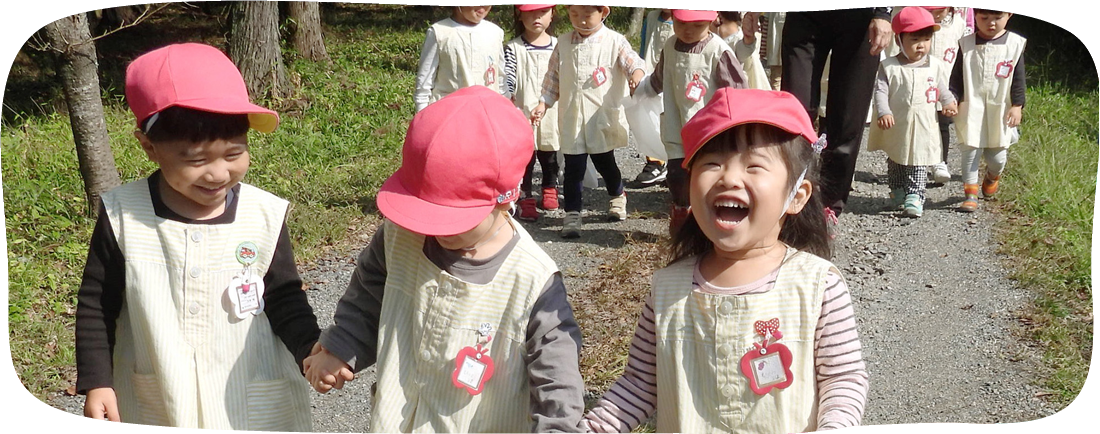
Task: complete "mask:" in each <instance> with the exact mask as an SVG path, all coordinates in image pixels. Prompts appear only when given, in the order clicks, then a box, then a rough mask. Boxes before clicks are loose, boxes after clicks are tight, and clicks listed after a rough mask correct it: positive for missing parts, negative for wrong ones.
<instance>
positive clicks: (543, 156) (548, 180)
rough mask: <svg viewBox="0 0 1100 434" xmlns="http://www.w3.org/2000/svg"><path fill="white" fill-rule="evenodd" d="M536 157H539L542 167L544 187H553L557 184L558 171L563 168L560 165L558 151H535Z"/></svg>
mask: <svg viewBox="0 0 1100 434" xmlns="http://www.w3.org/2000/svg"><path fill="white" fill-rule="evenodd" d="M535 157H536V158H538V160H539V166H540V167H542V188H553V187H555V186H557V185H558V171H559V170H561V168H560V167H558V152H557V151H535ZM532 167H533V166H532Z"/></svg>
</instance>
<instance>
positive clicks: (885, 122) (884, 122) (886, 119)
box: [878, 115, 894, 130]
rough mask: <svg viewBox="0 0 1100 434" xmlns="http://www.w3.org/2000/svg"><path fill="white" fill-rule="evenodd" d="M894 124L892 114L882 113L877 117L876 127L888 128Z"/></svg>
mask: <svg viewBox="0 0 1100 434" xmlns="http://www.w3.org/2000/svg"><path fill="white" fill-rule="evenodd" d="M893 126H894V115H883V116H882V117H880V118H878V127H879V128H882V129H884V130H888V129H890V128H891V127H893Z"/></svg>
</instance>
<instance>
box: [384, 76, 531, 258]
mask: <svg viewBox="0 0 1100 434" xmlns="http://www.w3.org/2000/svg"><path fill="white" fill-rule="evenodd" d="M534 149H535V137H534V134H532V133H531V122H530V121H529V120H528V119H527V118H526V117H524V116H523V113H522V112H521V111H519V110H518V109H516V106H515V105H513V104H512V102H511V101H509V100H508V99H507V98H505V97H503V96H501V95H500V94H499V93H497V92H494V91H492V90H490V89H489V88H487V87H484V86H470V87H466V88H462V89H459V90H458V91H456V92H454V93H451V94H450V95H447V96H446V97H443V99H440V100H439V101H436V102H434V103H432V104H430V105H428V107H426V108H424V110H421V111H420V112H419V113H417V114H416V116H414V117H413V119H412V121H411V122H410V123H409V131H408V133H407V134H406V135H405V145H404V147H403V148H402V149H401V168H399V169H397V172H394V174H393V175H392V176H390V178H389V179H387V180H386V182H385V183H383V184H382V188H381V190H380V191H379V192H378V200H377V203H378V210H379V211H382V214H383V215H384V216H386V218H388V219H390V220H391V221H393V222H394V223H396V224H397V225H398V226H401V227H403V228H405V229H408V230H410V231H413V232H416V233H418V234H422V235H429V236H448V235H455V234H459V233H462V232H466V231H468V230H470V229H473V228H474V227H475V226H477V225H478V223H481V221H482V220H484V219H485V217H486V216H488V215H489V213H490V212H491V211H492V210H493V208H495V207H496V206H497V204H501V203H507V202H511V201H514V200H516V199H518V198H519V184H520V181H521V180H522V179H523V173H524V171H525V170H526V169H527V162H528V161H530V160H531V153H532V152H534Z"/></svg>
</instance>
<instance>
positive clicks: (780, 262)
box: [583, 88, 867, 433]
mask: <svg viewBox="0 0 1100 434" xmlns="http://www.w3.org/2000/svg"><path fill="white" fill-rule="evenodd" d="M682 136H683V141H684V142H683V143H684V162H683V165H684V168H686V169H687V170H688V174H689V177H690V196H691V198H690V200H691V214H690V217H691V218H689V219H688V220H687V221H686V222H685V223H684V226H683V229H681V230H680V231H679V232H677V233H675V234H674V235H673V238H672V246H671V252H670V258H671V260H670V262H669V264H668V265H667V266H666V267H665V268H663V269H661V270H658V271H657V272H656V273H654V274H653V287H652V292H651V293H650V295H649V296H648V297H647V298H646V305H645V308H644V309H643V310H642V312H641V316H640V318H639V320H638V327H637V329H636V331H635V335H634V338H633V341H632V342H631V346H630V356H629V358H628V362H627V366H626V368H625V371H624V372H623V376H622V377H621V378H620V379H619V380H618V381H616V382H615V384H614V385H612V386H611V389H610V390H609V391H608V392H607V393H605V394H604V395H603V397H602V398H600V400H599V402H598V403H597V404H596V406H595V407H594V408H593V409H592V411H590V412H589V413H588V414H587V415H585V419H584V421H583V423H584V424H585V426H586V427H587V428H588V429H590V430H592V431H596V432H627V431H630V430H631V429H633V428H634V427H635V426H637V425H638V424H639V423H641V422H642V421H645V420H647V419H648V418H649V417H651V416H653V415H654V414H656V422H657V432H759V433H791V432H809V431H815V430H825V429H831V428H840V427H848V426H854V425H859V423H860V420H861V418H862V414H863V409H864V401H865V399H866V396H867V371H866V368H865V367H864V363H863V360H862V356H861V346H860V343H859V337H858V336H857V334H856V319H855V315H854V313H853V310H852V301H851V295H850V294H849V292H848V287H847V284H845V282H844V279H843V278H842V277H841V275H840V271H839V270H838V269H837V268H836V266H834V265H833V264H832V263H830V262H829V261H828V260H826V259H823V258H828V257H829V255H830V251H831V246H830V241H829V240H830V238H829V233H828V229H827V228H826V223H825V216H824V211H823V209H824V207H823V205H822V203H821V200H820V199H819V198H818V197H819V194H818V185H817V182H818V181H817V180H818V170H819V168H820V157H819V155H818V154H819V152H820V149H821V148H823V147H824V143H821V141H819V140H818V138H817V136H816V134H815V133H814V129H813V125H812V124H811V123H810V119H809V117H808V116H807V115H806V110H805V109H804V108H802V105H801V104H800V103H799V102H798V99H797V98H795V97H794V96H793V95H791V94H789V93H786V92H776V91H765V90H757V89H732V88H723V89H719V90H718V91H717V92H716V93H715V94H714V97H713V98H712V99H711V100H710V102H709V103H707V105H706V106H705V107H703V109H702V110H700V111H699V112H698V113H696V114H695V116H694V117H693V118H692V119H691V120H690V121H688V122H687V123H686V124H685V125H684V129H683V133H682ZM658 404H659V405H658Z"/></svg>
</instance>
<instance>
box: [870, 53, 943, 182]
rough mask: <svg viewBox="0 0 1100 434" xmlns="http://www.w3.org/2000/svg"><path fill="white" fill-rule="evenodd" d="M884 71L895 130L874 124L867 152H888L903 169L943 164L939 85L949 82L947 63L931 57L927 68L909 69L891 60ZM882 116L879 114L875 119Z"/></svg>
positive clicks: (893, 59) (891, 159)
mask: <svg viewBox="0 0 1100 434" xmlns="http://www.w3.org/2000/svg"><path fill="white" fill-rule="evenodd" d="M882 70H883V71H885V72H886V78H887V81H888V82H889V83H890V90H889V95H890V111H892V112H893V113H891V114H892V115H893V116H894V126H893V127H891V128H890V129H888V130H883V129H882V128H879V126H878V122H871V131H870V132H869V133H868V135H867V150H868V151H878V150H882V151H886V155H887V156H888V157H890V161H893V162H895V163H897V164H900V165H903V166H928V165H932V164H936V163H939V162H941V161H943V155H942V153H943V148H942V146H941V144H940V140H942V139H941V138H940V124H939V120H938V117H937V106H938V105H939V101H940V96H941V95H939V92H938V91H937V90H936V89H937V88H938V83H946V81H947V74H948V72H947V71H946V70H944V64H943V62H940V61H939V59H936V58H935V57H930V58H928V64H927V65H924V66H917V67H908V66H905V65H902V64H901V61H900V60H898V58H897V57H890V58H887V59H886V60H883V61H882ZM873 105H874V104H872V106H873ZM880 116H881V115H880V114H879V113H878V112H877V110H876V111H875V114H874V116H873V118H872V119H878V118H879V117H880Z"/></svg>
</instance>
